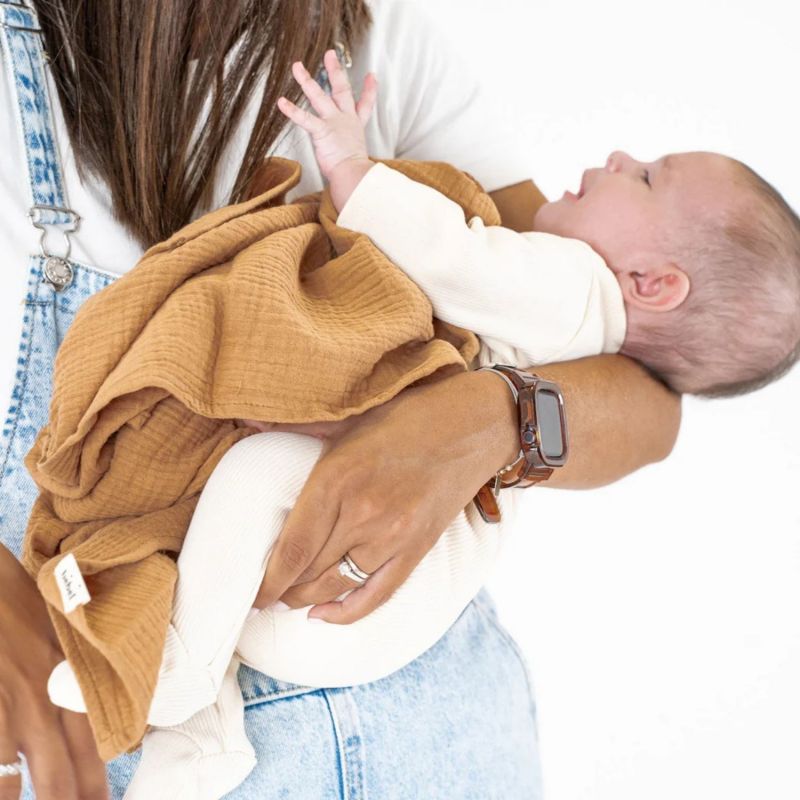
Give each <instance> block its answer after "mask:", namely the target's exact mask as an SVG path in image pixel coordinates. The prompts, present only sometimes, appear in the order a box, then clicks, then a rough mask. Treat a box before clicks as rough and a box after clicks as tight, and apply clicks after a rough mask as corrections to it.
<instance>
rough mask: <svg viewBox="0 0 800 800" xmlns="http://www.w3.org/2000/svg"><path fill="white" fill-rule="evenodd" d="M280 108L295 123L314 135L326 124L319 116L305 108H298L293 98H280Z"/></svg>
mask: <svg viewBox="0 0 800 800" xmlns="http://www.w3.org/2000/svg"><path fill="white" fill-rule="evenodd" d="M278 108H279V109H280V110H281V111H282V112H283V114H285V115H286V116H287V117H289V119H290V120H291V121H292V122H294V123H295V125H299V126H300V127H301V128H302V129H303V130H304V131H308V132H309V133H310V134H312V135H313V134H316V133H319V132H320V131H321V130H322V128H323V127H324V126H325V123H324V122H323V121H322V120H321V119H320V118H319V117H315V116H314V115H313V114H310V113H309V112H308V111H306V110H305V109H302V108H298V107H297V106H296V105H295V104H294V103H293V102H292V101H291V100H287V99H286V98H285V97H279V98H278Z"/></svg>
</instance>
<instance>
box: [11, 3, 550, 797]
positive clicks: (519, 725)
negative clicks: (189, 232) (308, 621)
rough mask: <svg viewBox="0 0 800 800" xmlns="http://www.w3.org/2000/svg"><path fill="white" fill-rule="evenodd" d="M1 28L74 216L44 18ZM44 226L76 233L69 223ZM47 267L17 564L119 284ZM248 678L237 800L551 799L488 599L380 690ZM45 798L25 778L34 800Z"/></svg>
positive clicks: (16, 531)
mask: <svg viewBox="0 0 800 800" xmlns="http://www.w3.org/2000/svg"><path fill="white" fill-rule="evenodd" d="M0 22H5V23H6V26H0V36H2V41H3V45H4V53H5V56H6V64H7V65H8V68H9V69H10V70H11V74H12V75H13V80H14V85H15V89H16V93H17V98H18V101H19V111H20V127H21V131H22V134H23V135H24V140H25V146H26V152H27V163H28V172H29V178H30V183H31V186H30V195H31V201H32V204H33V205H36V204H45V205H56V206H65V205H66V200H65V196H64V191H63V186H62V183H61V169H60V165H59V161H58V150H57V148H56V146H55V143H54V138H53V134H52V121H51V114H50V108H49V99H48V96H47V88H46V82H45V79H44V72H43V69H44V61H43V56H42V51H41V46H40V43H39V41H38V38H37V37H38V34H36V33H30V32H26V31H19V30H17V29H14V28H10V27H8V26H9V25H15V26H22V27H31V28H37V27H38V23H37V21H36V18H35V15H34V14H33V12H31V11H30V10H28V9H24V8H18V7H14V6H10V5H8V4H0ZM41 219H42V221H43V222H45V223H47V224H59V223H63V222H65V221H69V218H66V217H64V216H63V215H60V214H58V213H51V214H50V216H47V217H42V218H41ZM44 262H45V259H44V258H43V257H41V256H32V257H31V258H30V260H29V263H28V265H27V269H28V285H27V290H26V296H25V298H24V303H25V315H24V322H23V330H22V332H21V335H20V341H19V349H18V358H17V371H16V377H15V383H14V389H13V393H12V397H11V402H10V406H9V408H8V412H7V414H6V416H5V418H4V422H3V428H2V438H0V541H2V543H3V544H4V545H5V546H6V547H8V548H9V549H10V550H11V551H12V552H13V553H14V554H15V555H16V556H17V557H19V554H20V551H21V547H22V540H23V536H24V532H25V528H26V525H27V520H28V516H29V514H30V509H31V506H32V505H33V502H34V500H35V498H36V494H37V490H36V487H35V485H34V483H33V481H32V480H31V478H30V476H29V474H28V472H27V470H26V469H25V466H24V463H23V459H24V457H25V454H26V453H27V452H28V450H29V449H30V448H31V446H32V445H33V442H34V439H35V437H36V434H37V432H38V431H39V430H40V429H41V427H42V426H43V425H44V424H45V423H46V421H47V417H48V410H49V403H50V395H51V391H52V375H53V364H54V360H55V356H56V352H57V350H58V347H59V345H60V344H61V341H62V339H63V337H64V334H65V332H66V331H67V329H68V328H69V325H70V323H71V322H72V320H73V318H74V316H75V314H76V312H77V311H78V309H79V308H80V306H81V305H82V303H83V302H84V301H85V300H86V299H87V298H89V297H91V296H92V295H93V294H95V293H96V292H98V291H100V290H102V289H103V288H104V287H105V286H107V285H108V284H109V283H111V282H112V281H113V280H114V279H115V278H114V276H113V275H112V274H110V273H106V272H103V271H102V270H100V269H97V268H95V267H92V266H89V265H86V264H80V263H77V262H75V261H70V266H71V267H72V271H73V279H72V282H71V283H70V284H69V285H68V286H67V287H66V288H64V289H62V290H60V291H59V290H56V289H55V288H53V287H52V286H51V285H50V284H49V283H47V282H46V281H45V279H44V273H43V268H44ZM5 268H6V269H25V268H26V266H25V265H23V264H8V263H6V264H5ZM109 324H112V325H113V321H110V322H109ZM238 677H239V684H240V686H241V689H242V693H243V696H244V699H245V706H246V708H245V725H246V729H247V734H248V737H249V738H250V741H251V742H252V743H253V746H254V748H255V750H256V755H257V757H258V764H257V765H256V767H255V768H254V770H253V771H252V772H251V774H250V775H249V776H248V777H247V779H246V780H245V781H244V783H242V784H241V785H240V786H239V787H237V788H236V789H235V790H234V791H233V792H231V793H230V794H228V795H226V797H227V798H232V799H235V800H256V798H259V799H262V798H293V799H297V800H305V799H306V798H307V799H308V800H328V798H330V800H334V798H342V800H362V799H364V798H372V799H373V800H378V799H379V798H381V799H383V798H386V799H387V800H392V799H394V798H397V800H405V799H406V798H408V800H417V799H418V798H428V799H429V800H435V799H436V798H465V799H466V798H476V800H477V799H478V798H480V799H481V800H486V799H487V798H498V800H499V799H500V798H502V800H516V799H517V798H519V800H538V798H540V797H541V779H540V773H539V760H538V742H537V734H536V711H535V706H534V702H533V694H532V691H531V686H530V683H529V675H528V670H527V667H526V665H525V663H524V660H523V658H522V656H521V655H520V653H519V650H518V649H517V647H516V645H515V644H514V642H513V641H512V639H511V638H510V637H509V635H508V634H507V633H506V632H505V630H504V629H503V628H502V627H501V626H500V624H499V623H498V620H497V616H496V612H495V609H494V606H493V605H492V602H491V600H490V599H489V597H488V595H487V594H486V593H485V592H481V593H480V594H479V595H478V597H477V598H476V599H475V600H474V601H473V602H472V603H470V605H469V606H468V607H467V608H466V609H465V610H464V612H463V613H462V614H461V616H460V617H459V619H458V620H457V621H456V622H455V623H454V624H453V626H452V627H451V628H450V630H449V631H448V632H447V633H446V634H445V635H444V636H443V637H442V638H441V639H440V640H439V641H438V642H437V643H436V644H435V645H434V646H433V647H432V648H430V649H429V650H428V651H427V652H426V653H424V654H423V655H422V656H420V657H419V658H417V659H416V660H415V661H413V662H412V663H411V664H409V665H408V666H407V667H405V668H403V669H401V670H398V671H397V672H395V673H394V674H392V675H390V676H388V677H387V678H384V679H382V680H380V681H376V682H373V683H369V684H363V685H360V686H353V687H346V688H340V689H311V688H309V687H302V686H295V685H293V684H288V683H283V682H281V681H276V680H274V679H272V678H270V677H268V676H267V675H264V674H263V673H260V672H257V671H255V670H253V669H251V668H249V667H246V666H242V667H241V668H240V670H239V675H238ZM138 761H139V753H138V752H137V753H132V754H125V755H122V756H119V757H118V758H116V759H114V760H113V761H111V762H109V763H108V764H107V766H106V769H107V776H108V780H109V785H110V787H111V795H112V798H114V800H119V798H122V797H123V795H124V792H125V788H126V786H127V784H128V782H129V781H130V778H131V776H132V774H133V772H134V770H135V769H136V766H137V764H138ZM23 763H24V758H23ZM33 797H35V795H34V793H33V790H32V788H31V783H30V776H29V774H28V771H27V766H25V769H24V771H23V792H22V798H23V800H31V798H33Z"/></svg>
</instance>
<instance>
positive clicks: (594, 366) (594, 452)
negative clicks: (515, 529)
mask: <svg viewBox="0 0 800 800" xmlns="http://www.w3.org/2000/svg"><path fill="white" fill-rule="evenodd" d="M530 371H531V372H536V374H537V375H541V377H543V378H547V379H548V380H553V381H555V382H556V383H558V384H559V386H560V387H561V391H562V392H563V394H564V404H565V407H566V412H567V425H568V429H569V446H570V454H569V459H568V461H567V464H566V465H565V466H564V467H562V468H561V469H557V470H556V471H555V472H554V473H553V476H552V477H551V478H550V480H548V481H546V482H545V483H543V484H542V486H552V487H559V488H564V489H590V488H592V487H595V486H604V485H606V484H608V483H612V482H613V481H616V480H619V479H620V478H622V477H624V476H625V475H628V474H630V473H631V472H634V471H635V470H637V469H639V468H641V467H644V466H646V465H647V464H651V463H653V462H655V461H660V460H661V459H663V458H666V457H667V456H668V455H669V453H670V452H671V451H672V448H673V446H674V444H675V440H676V438H677V436H678V428H679V426H680V420H681V401H680V396H679V395H677V394H675V393H674V392H672V391H670V390H669V389H667V388H666V387H665V386H664V385H663V384H661V383H659V382H658V381H656V380H655V379H653V378H652V377H650V376H649V375H648V374H647V373H646V372H645V370H644V369H643V368H642V367H641V366H640V365H639V364H637V363H636V362H635V361H633V360H631V359H629V358H627V357H625V356H618V355H601V356H593V357H591V358H582V359H578V360H577V361H568V362H565V363H562V364H547V365H543V366H541V367H536V368H531V369H530Z"/></svg>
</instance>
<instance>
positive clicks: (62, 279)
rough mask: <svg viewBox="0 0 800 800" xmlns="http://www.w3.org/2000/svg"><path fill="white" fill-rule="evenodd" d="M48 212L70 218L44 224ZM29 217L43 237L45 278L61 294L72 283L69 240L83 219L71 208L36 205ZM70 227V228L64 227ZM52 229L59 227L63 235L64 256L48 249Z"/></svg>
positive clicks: (41, 240)
mask: <svg viewBox="0 0 800 800" xmlns="http://www.w3.org/2000/svg"><path fill="white" fill-rule="evenodd" d="M46 212H50V214H51V215H58V216H64V217H68V220H67V221H66V222H64V221H60V220H55V221H52V220H51V221H49V222H44V221H43V219H42V217H43V216H44V214H45V213H46ZM28 217H29V218H30V221H31V224H32V225H33V227H34V228H38V229H39V230H40V231H41V232H42V235H41V237H40V238H39V249H40V250H41V252H42V257H43V258H44V260H45V261H44V277H45V280H46V281H47V282H48V283H49V284H50V285H51V286H52V287H53V288H54V289H55V290H56V291H57V292H60V291H61V290H62V289H66V288H67V286H69V285H70V283H72V275H73V273H72V267H71V266H70V263H69V261H68V259H69V253H70V248H71V244H72V243H71V242H70V240H69V235H70V233H74V232H75V231H76V230H78V225H80V221H81V218H80V216H79V215H78V213H77V212H75V211H73V210H72V209H70V208H63V207H61V206H46V205H35V206H32V207H31V209H30V211H28ZM64 226H68V227H64ZM50 227H58V228H60V230H61V234H62V236H63V237H64V245H65V251H64V254H63V255H56V254H55V253H51V252H50V250H49V249H48V247H47V243H46V239H47V230H48V228H50Z"/></svg>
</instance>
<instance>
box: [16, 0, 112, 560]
mask: <svg viewBox="0 0 800 800" xmlns="http://www.w3.org/2000/svg"><path fill="white" fill-rule="evenodd" d="M0 49H2V51H3V67H4V69H3V70H2V73H3V74H2V76H0V77H2V78H3V79H8V82H9V88H10V89H11V96H12V98H13V99H15V100H16V106H17V113H16V117H17V121H18V123H19V124H18V130H19V134H20V140H19V143H21V144H22V148H20V147H19V143H17V141H16V137H15V141H13V142H7V143H5V144H6V151H7V152H9V151H10V153H11V154H12V157H16V158H17V159H18V160H19V159H20V158H21V160H22V161H24V164H25V167H26V169H25V173H26V175H27V178H28V180H27V181H26V182H25V187H24V191H25V193H26V194H27V195H28V202H29V203H30V206H29V211H28V216H29V218H30V224H33V225H34V226H35V227H37V228H39V229H40V231H41V244H40V248H39V249H40V251H41V252H40V253H31V254H30V256H29V258H28V263H27V273H28V284H27V288H26V291H25V295H24V297H22V298H20V299H21V300H22V302H23V305H24V306H25V314H24V318H23V328H22V331H21V336H20V340H19V348H18V354H17V364H16V374H15V378H14V385H13V390H12V395H11V398H10V399H11V402H10V405H9V406H8V411H7V414H6V416H5V417H4V418H3V428H2V437H0V541H1V542H2V544H3V545H5V546H6V547H7V548H8V549H9V550H11V551H12V552H13V553H14V554H15V555H16V556H18V557H19V554H20V551H21V548H22V539H23V534H24V531H25V528H26V526H27V521H28V516H29V514H30V509H31V506H32V504H33V502H34V500H35V498H36V496H37V494H38V492H37V489H36V486H35V485H34V483H33V481H32V479H31V477H30V475H29V474H28V473H27V470H26V469H25V466H24V463H23V461H24V458H25V454H26V453H27V452H28V451H29V450H30V448H31V446H32V445H33V442H34V440H35V438H36V435H37V433H38V432H39V430H40V429H41V428H42V426H43V425H44V424H45V423H46V422H47V412H48V408H49V406H50V395H51V387H52V372H53V363H54V361H55V355H56V352H57V350H58V347H59V345H60V344H61V340H62V339H63V337H64V334H65V332H66V330H67V328H68V327H69V325H70V323H71V322H72V319H73V317H74V315H75V313H76V312H77V310H78V308H79V307H80V305H81V304H82V303H83V301H84V300H86V298H87V297H89V296H90V295H91V294H93V293H94V292H95V291H98V290H100V289H102V288H103V287H104V286H107V285H108V284H109V283H110V282H111V281H112V280H113V278H114V276H113V275H110V274H108V273H102V272H100V271H98V270H94V269H92V268H89V267H85V266H83V265H81V264H78V263H77V262H75V261H72V260H69V233H70V232H71V231H73V230H75V229H76V227H77V224H78V215H77V214H75V213H74V212H72V211H70V210H69V209H68V208H66V202H67V201H66V193H65V190H64V182H63V174H64V172H63V169H62V166H61V162H60V160H59V152H58V147H57V146H56V139H55V133H54V130H55V128H54V125H53V115H52V111H51V104H50V96H49V88H48V83H47V78H46V72H45V68H46V62H45V55H44V51H43V49H42V42H41V32H40V27H39V22H38V19H37V17H36V14H35V12H34V11H33V10H32V9H31V8H29V7H27V6H24V5H21V4H19V3H16V2H8V0H0ZM8 223H9V224H12V221H11V220H8ZM18 224H25V222H24V221H23V220H20V221H19V223H18ZM59 232H60V233H61V234H63V237H64V240H63V241H62V242H58V241H55V238H56V237H52V238H53V239H54V244H56V248H57V254H54V253H51V252H50V248H49V242H48V236H47V234H48V233H51V234H52V233H56V234H58V233H59ZM4 266H5V269H6V270H8V269H25V268H26V267H25V264H24V262H23V263H22V264H13V263H12V264H5V265H4ZM6 399H7V398H2V401H6Z"/></svg>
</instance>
